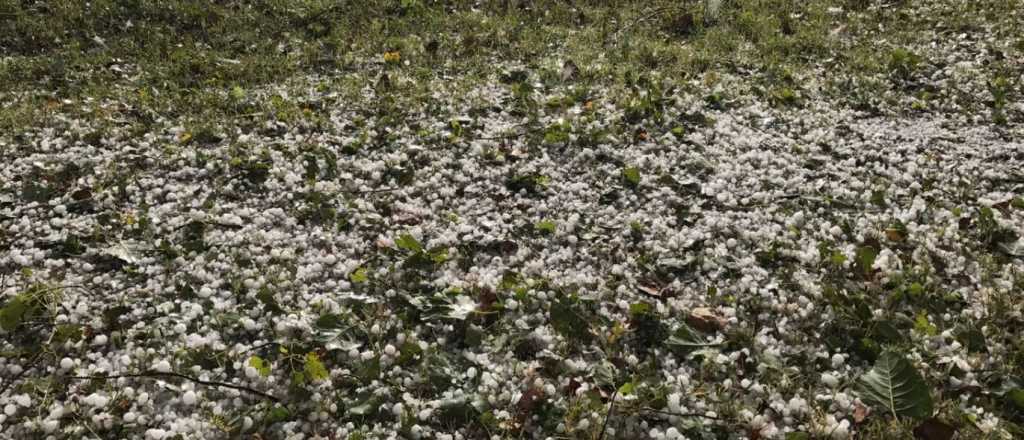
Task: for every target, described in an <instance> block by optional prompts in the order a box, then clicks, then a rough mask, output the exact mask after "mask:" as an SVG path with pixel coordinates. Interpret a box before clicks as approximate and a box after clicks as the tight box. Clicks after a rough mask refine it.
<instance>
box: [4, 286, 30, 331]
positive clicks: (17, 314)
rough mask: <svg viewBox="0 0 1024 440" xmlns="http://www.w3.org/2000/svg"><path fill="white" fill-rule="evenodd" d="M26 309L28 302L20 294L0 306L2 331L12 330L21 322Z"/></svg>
mask: <svg viewBox="0 0 1024 440" xmlns="http://www.w3.org/2000/svg"><path fill="white" fill-rule="evenodd" d="M27 310H28V303H27V302H26V301H25V298H24V297H23V296H22V295H18V296H16V297H14V299H12V300H10V301H9V302H8V303H7V305H5V306H4V307H3V308H0V328H3V329H4V331H12V330H14V329H15V328H16V327H18V325H19V324H21V321H22V318H24V317H25V312H26V311H27Z"/></svg>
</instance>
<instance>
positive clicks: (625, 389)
mask: <svg viewBox="0 0 1024 440" xmlns="http://www.w3.org/2000/svg"><path fill="white" fill-rule="evenodd" d="M634 391H636V385H633V382H626V383H624V384H622V386H621V387H619V394H620V395H622V396H628V395H630V394H633V392H634Z"/></svg>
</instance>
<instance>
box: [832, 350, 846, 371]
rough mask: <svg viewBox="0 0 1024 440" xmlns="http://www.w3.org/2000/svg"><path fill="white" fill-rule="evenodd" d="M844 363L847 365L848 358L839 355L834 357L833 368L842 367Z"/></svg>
mask: <svg viewBox="0 0 1024 440" xmlns="http://www.w3.org/2000/svg"><path fill="white" fill-rule="evenodd" d="M844 363H846V356H843V355H842V354H839V353H836V354H834V355H832V368H839V367H842V366H843V364H844Z"/></svg>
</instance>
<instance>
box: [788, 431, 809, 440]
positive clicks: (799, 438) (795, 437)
mask: <svg viewBox="0 0 1024 440" xmlns="http://www.w3.org/2000/svg"><path fill="white" fill-rule="evenodd" d="M786 440H811V435H810V434H808V433H806V432H790V433H788V434H786Z"/></svg>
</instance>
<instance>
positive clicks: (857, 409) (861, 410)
mask: <svg viewBox="0 0 1024 440" xmlns="http://www.w3.org/2000/svg"><path fill="white" fill-rule="evenodd" d="M869 415H871V408H868V407H866V406H864V404H862V403H860V402H857V403H855V404H854V405H853V422H854V423H857V424H860V423H862V422H864V419H866V418H868V416H869Z"/></svg>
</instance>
